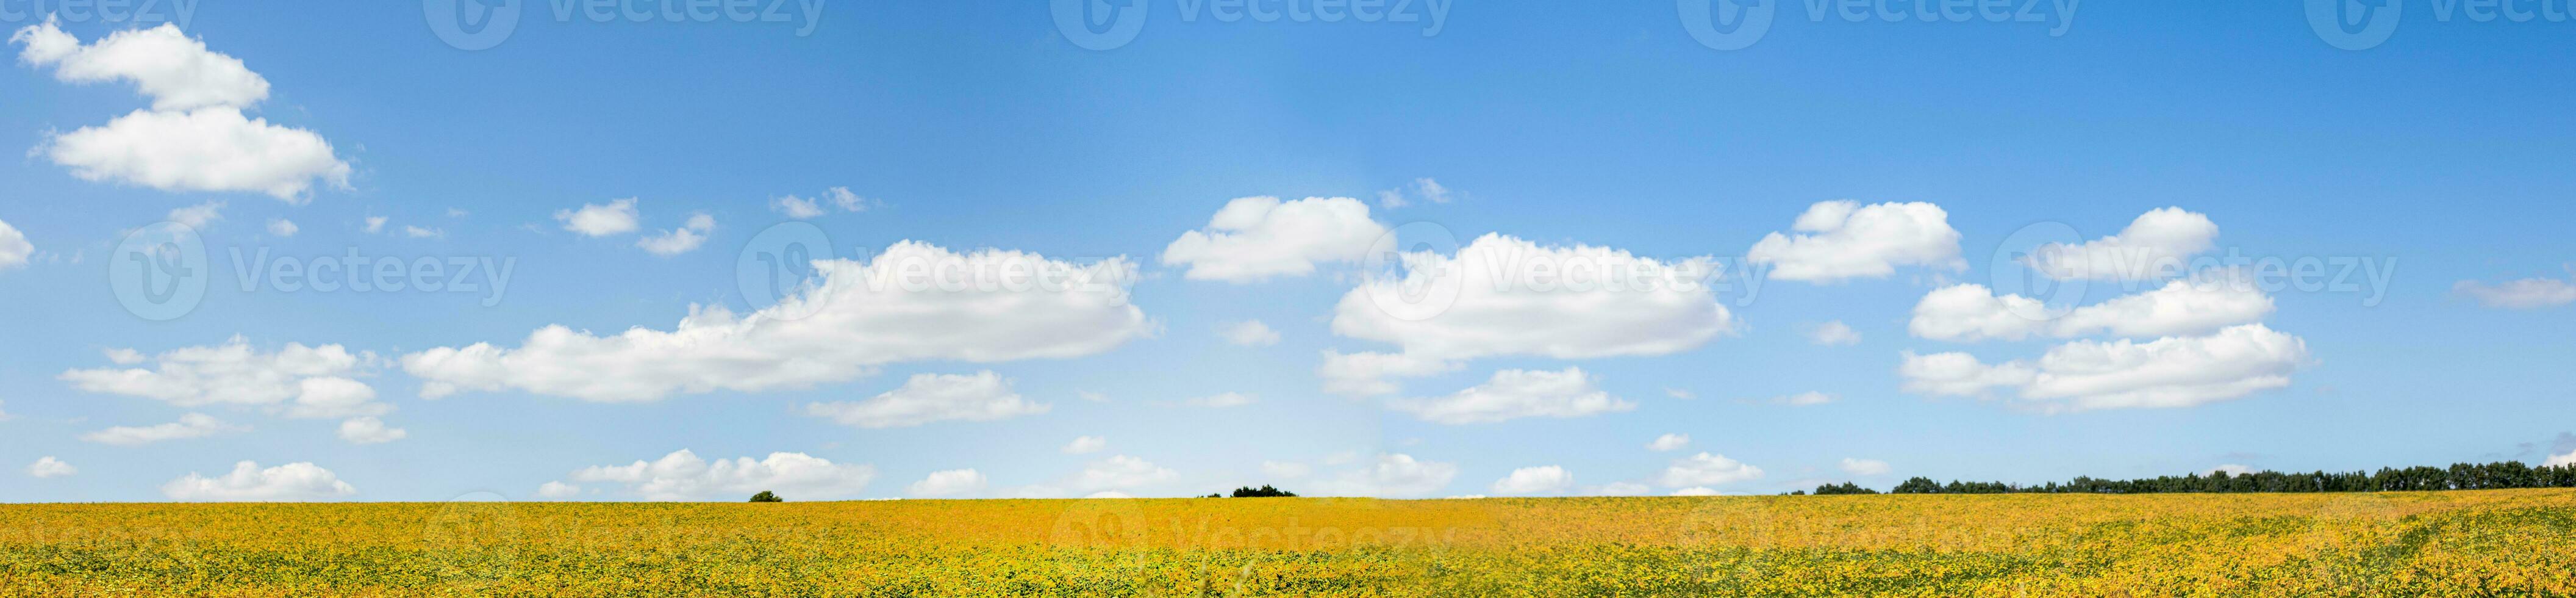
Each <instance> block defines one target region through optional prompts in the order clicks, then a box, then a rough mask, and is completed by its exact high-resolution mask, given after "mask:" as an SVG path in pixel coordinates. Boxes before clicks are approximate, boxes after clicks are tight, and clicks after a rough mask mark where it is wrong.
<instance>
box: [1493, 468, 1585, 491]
mask: <svg viewBox="0 0 2576 598" xmlns="http://www.w3.org/2000/svg"><path fill="white" fill-rule="evenodd" d="M1572 487H1574V474H1573V473H1570V472H1567V471H1566V470H1565V468H1563V467H1558V466H1555V465H1548V466H1543V467H1523V468H1520V469H1514V470H1512V472H1511V473H1510V474H1508V475H1505V476H1503V479H1499V480H1494V493H1495V494H1546V493H1551V492H1563V491H1565V489H1567V488H1572Z"/></svg>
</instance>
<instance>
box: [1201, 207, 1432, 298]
mask: <svg viewBox="0 0 2576 598" xmlns="http://www.w3.org/2000/svg"><path fill="white" fill-rule="evenodd" d="M1386 234H1387V229H1386V226H1385V225H1381V224H1378V223H1377V221H1375V220H1370V219H1369V209H1368V204H1363V203H1360V201H1359V200H1356V199H1351V198H1348V197H1329V198H1327V197H1310V198H1306V199H1300V200H1294V201H1286V202H1282V201H1280V200H1279V198H1276V197H1245V198H1240V199H1236V200H1233V201H1229V202H1226V204H1225V207H1224V208H1222V209H1219V210H1217V212H1216V216H1215V217H1213V218H1210V219H1209V220H1208V226H1207V229H1205V230H1194V231H1189V232H1185V233H1181V237H1180V238H1179V239H1174V240H1172V243H1171V244H1170V245H1168V246H1165V247H1164V248H1163V258H1162V260H1163V264H1164V265H1170V266H1183V265H1186V266H1188V267H1189V271H1188V272H1187V273H1185V274H1184V275H1183V276H1185V277H1187V278H1189V279H1191V280H1221V281H1225V282H1232V283H1249V282H1258V281H1261V280H1265V279H1268V278H1271V277H1275V276H1304V275H1307V274H1311V273H1313V272H1314V271H1315V265H1316V264H1317V263H1319V262H1358V261H1360V259H1361V258H1363V257H1366V256H1367V255H1368V250H1369V247H1370V246H1371V244H1374V243H1376V242H1377V241H1378V238H1379V237H1383V236H1386Z"/></svg>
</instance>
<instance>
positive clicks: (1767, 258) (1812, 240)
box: [1744, 200, 1967, 283]
mask: <svg viewBox="0 0 2576 598" xmlns="http://www.w3.org/2000/svg"><path fill="white" fill-rule="evenodd" d="M1789 230H1791V231H1793V233H1792V234H1781V233H1776V232H1775V233H1771V234H1770V235H1767V236H1764V237H1762V240H1761V241H1758V242H1755V243H1754V244H1753V248H1752V249H1751V250H1748V251H1746V252H1745V254H1744V258H1745V260H1746V261H1750V262H1752V263H1756V264H1767V265H1769V266H1771V277H1772V278H1777V279H1781V280H1799V281H1806V282H1814V283H1826V282H1838V281H1842V280H1847V279H1853V278H1885V277H1887V276H1888V275H1890V274H1894V273H1896V267H1897V266H1921V267H1928V268H1946V269H1950V270H1961V269H1966V268H1967V262H1966V261H1963V260H1961V259H1959V231H1958V230H1955V229H1952V228H1950V213H1949V212H1946V211H1943V210H1942V209H1941V206H1936V205H1932V204H1929V203H1923V202H1914V203H1882V204H1873V205H1868V206H1863V205H1860V202H1856V201H1850V200H1842V201H1827V202H1820V203H1817V204H1815V205H1812V206H1808V207H1807V211H1806V212H1805V213H1802V214H1799V215H1798V220H1797V221H1796V222H1793V223H1791V224H1790V226H1789Z"/></svg>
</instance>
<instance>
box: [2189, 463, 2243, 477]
mask: <svg viewBox="0 0 2576 598" xmlns="http://www.w3.org/2000/svg"><path fill="white" fill-rule="evenodd" d="M2221 473H2224V474H2227V475H2230V476H2240V475H2245V474H2249V473H2254V468H2252V467H2246V466H2243V465H2237V464H2234V463H2229V464H2226V465H2220V466H2217V467H2212V468H2209V471H2204V472H2200V475H2204V476H2216V475H2218V474H2221Z"/></svg>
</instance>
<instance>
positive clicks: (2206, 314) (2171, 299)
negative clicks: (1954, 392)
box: [1907, 275, 2273, 342]
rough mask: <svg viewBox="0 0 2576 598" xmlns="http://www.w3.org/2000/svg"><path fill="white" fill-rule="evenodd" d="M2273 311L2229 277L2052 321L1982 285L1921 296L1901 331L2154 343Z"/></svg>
mask: <svg viewBox="0 0 2576 598" xmlns="http://www.w3.org/2000/svg"><path fill="white" fill-rule="evenodd" d="M2272 310H2273V305H2272V297H2271V296H2270V295H2266V294H2264V293H2263V291H2262V290H2261V289H2258V288H2256V287H2255V285H2254V284H2253V282H2252V281H2251V280H2250V279H2246V278H2242V277H2236V276H2230V275H2213V276H2205V277H2199V278H2196V279H2192V280H2174V281H2171V282H2167V283H2165V286H2163V287H2162V288H2158V289H2155V290H2152V291H2146V292H2142V293H2137V294H2134V295H2127V296H2122V297H2118V298H2115V299H2111V300H2109V301H2104V302H2101V303H2098V304H2094V305H2087V306H2083V307H2078V308H2075V309H2073V310H2070V311H2067V312H2065V313H2064V314H2062V315H2057V316H2056V317H2050V316H2051V315H2053V314H2052V313H2051V312H2052V310H2050V309H2049V308H2048V307H2047V306H2046V305H2043V304H2042V303H2041V302H2040V301H2039V300H2037V299H2031V298H2028V297H2023V296H2020V295H2003V296H2000V297H1998V296H1996V295H1995V294H1994V292H1993V291H1991V290H1988V289H1986V287H1985V286H1984V285H1976V284H1959V285H1951V286H1948V287H1942V288H1940V289H1935V290H1933V291H1932V292H1931V293H1929V294H1926V295H1924V296H1923V300H1922V301H1920V302H1918V303H1916V304H1915V305H1914V319H1913V321H1912V322H1910V323H1909V324H1908V325H1907V329H1908V330H1909V331H1910V332H1912V333H1913V334H1914V336H1917V337H1921V338H1927V339H1933V340H1945V341H1960V342H1969V341H1981V340H1995V339H2001V340H2021V339H2023V338H2028V337H2031V336H2051V337H2057V338H2068V337H2076V336H2085V335H2092V334H2103V333H2107V334H2111V335H2115V336H2132V337H2138V336H2144V337H2154V336H2173V335H2190V334H2204V333H2208V332H2210V331H2213V330H2217V329H2220V328H2225V327H2228V326H2234V325H2237V324H2245V323H2251V322H2257V321H2261V320H2262V319H2263V318H2264V317H2266V316H2270V315H2271V314H2272Z"/></svg>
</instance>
